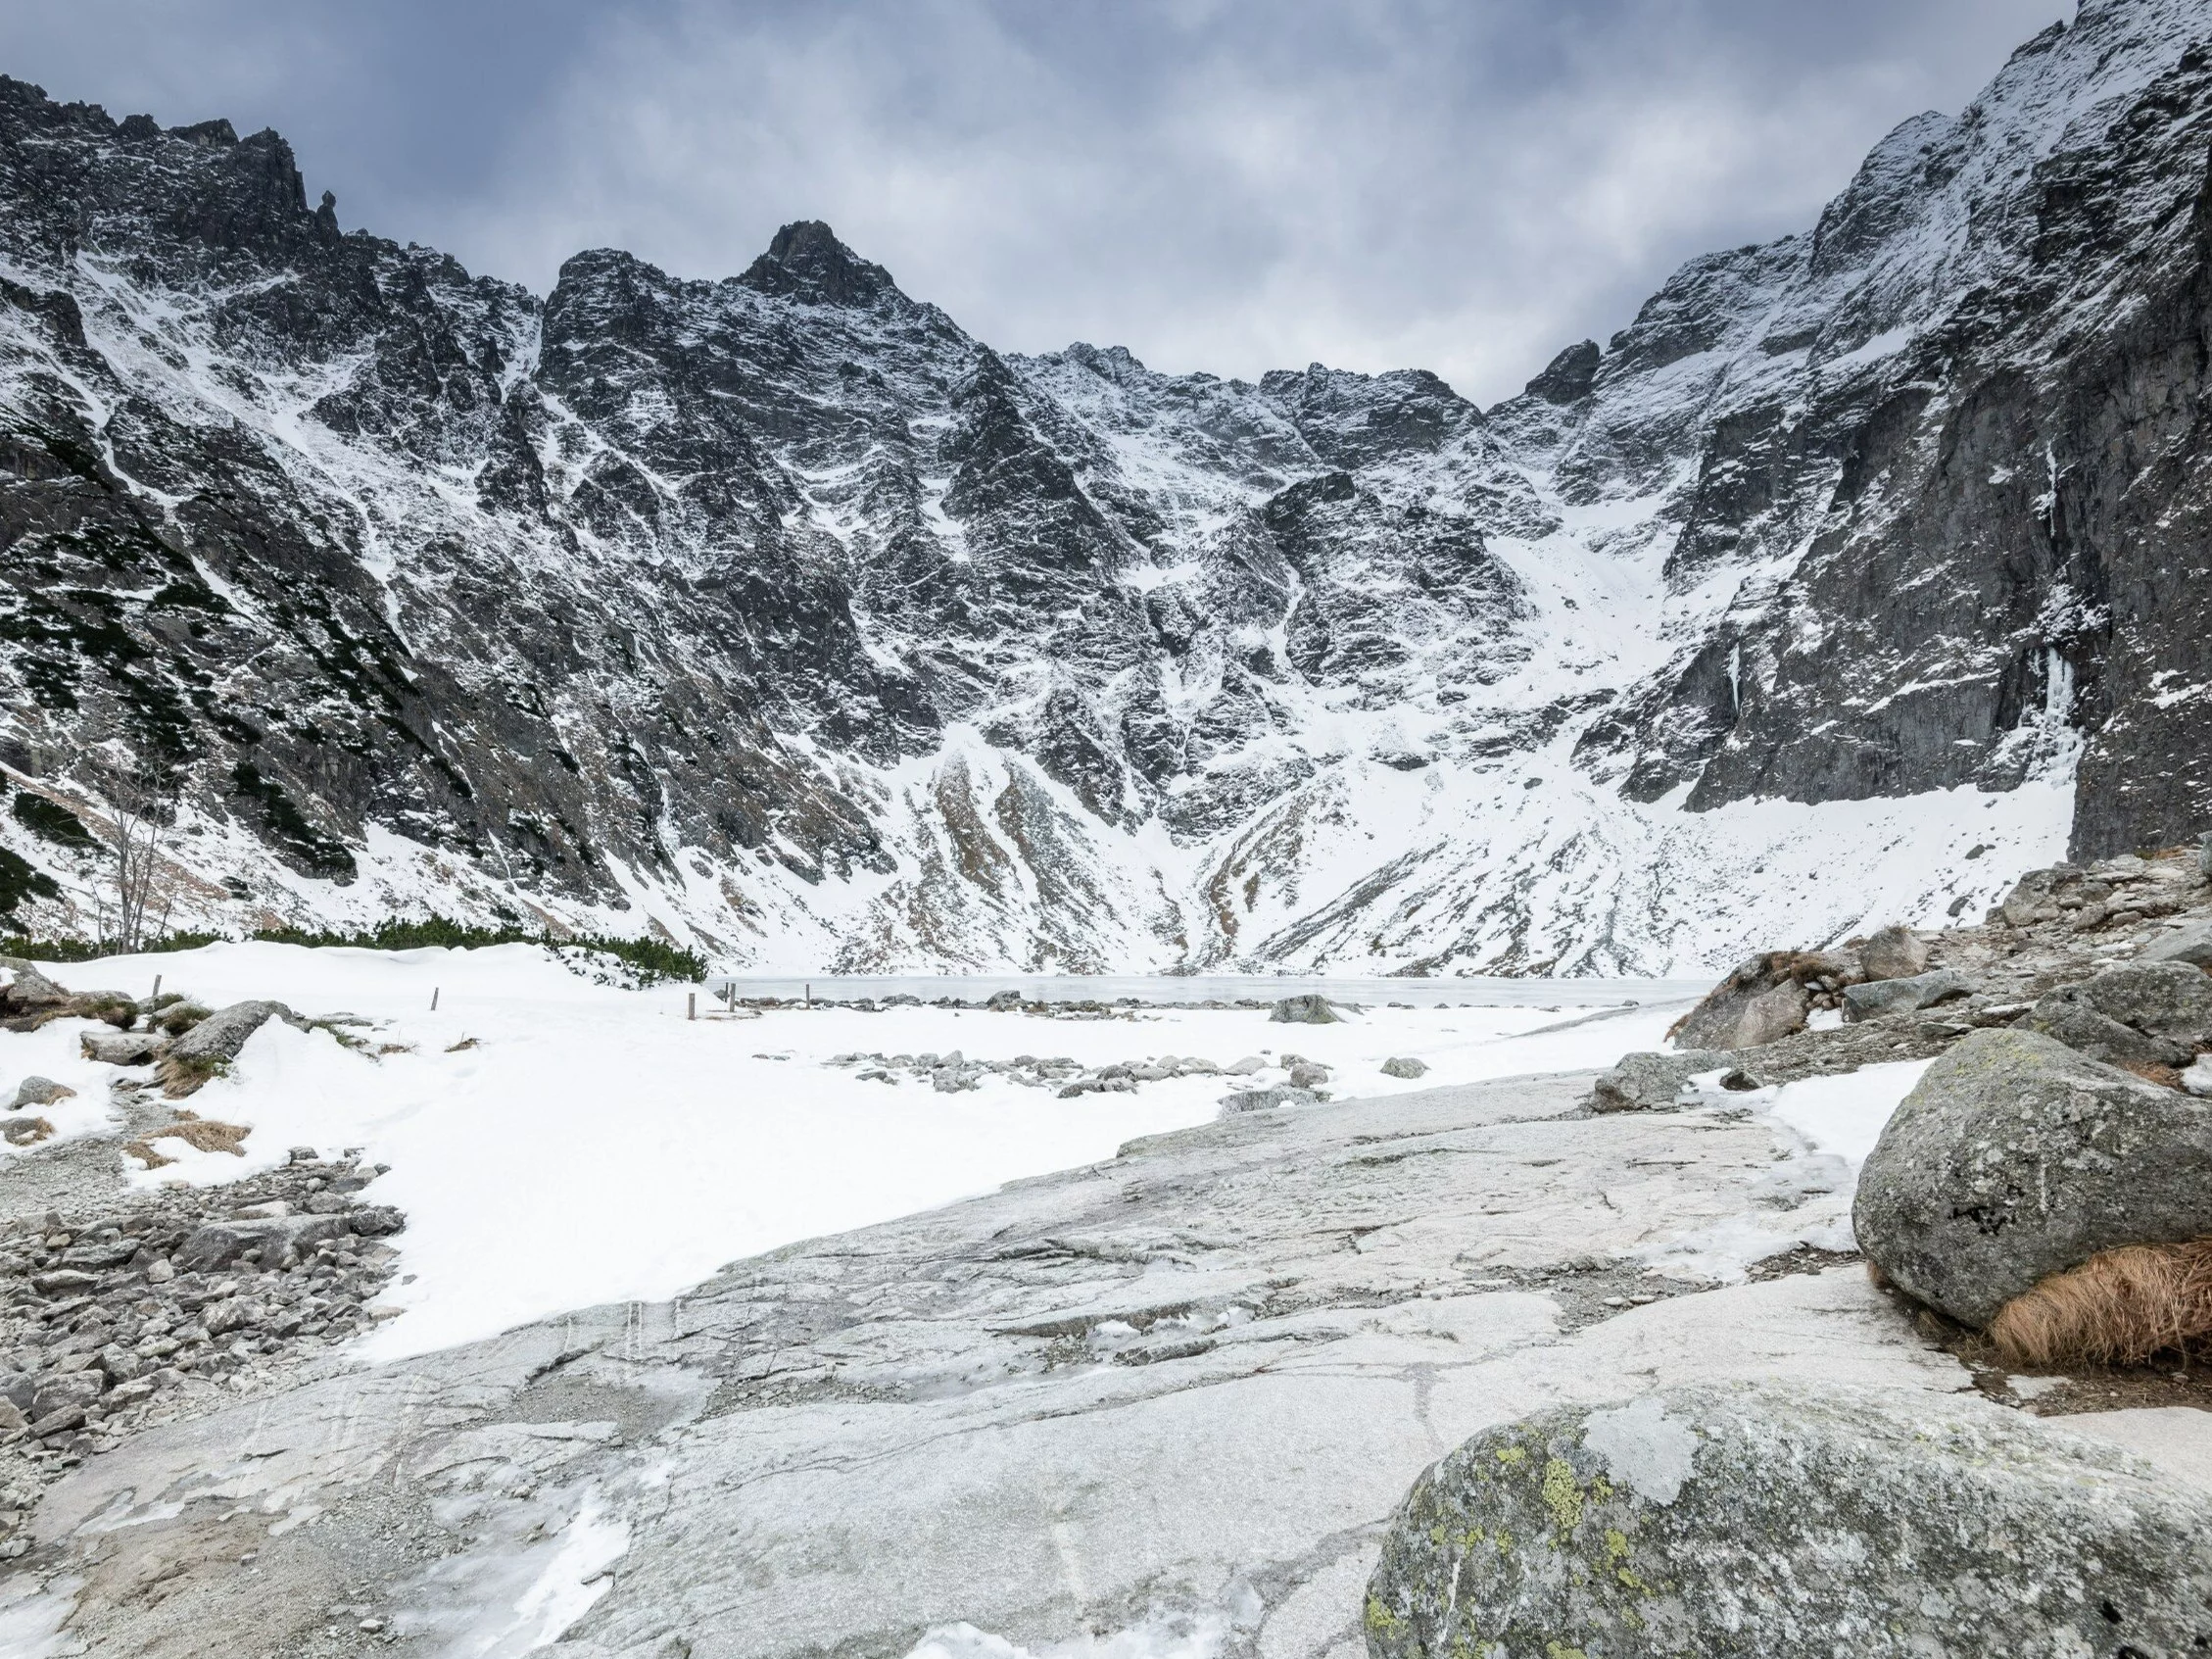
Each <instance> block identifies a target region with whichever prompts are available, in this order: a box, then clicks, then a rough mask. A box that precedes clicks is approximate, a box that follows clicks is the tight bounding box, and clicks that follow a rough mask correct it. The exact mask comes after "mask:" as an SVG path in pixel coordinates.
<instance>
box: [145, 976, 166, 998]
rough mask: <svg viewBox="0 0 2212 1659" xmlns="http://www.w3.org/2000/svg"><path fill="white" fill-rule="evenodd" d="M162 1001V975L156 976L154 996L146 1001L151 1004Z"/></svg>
mask: <svg viewBox="0 0 2212 1659" xmlns="http://www.w3.org/2000/svg"><path fill="white" fill-rule="evenodd" d="M146 1000H147V1001H149V1002H159V1001H160V1000H162V976H161V975H160V974H156V975H155V976H154V994H153V996H151V997H149V998H147V999H146Z"/></svg>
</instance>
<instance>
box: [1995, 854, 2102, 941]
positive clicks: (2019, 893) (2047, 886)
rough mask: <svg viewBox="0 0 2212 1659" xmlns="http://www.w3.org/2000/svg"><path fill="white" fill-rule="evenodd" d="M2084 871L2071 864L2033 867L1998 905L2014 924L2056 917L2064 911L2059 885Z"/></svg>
mask: <svg viewBox="0 0 2212 1659" xmlns="http://www.w3.org/2000/svg"><path fill="white" fill-rule="evenodd" d="M2081 873H2082V872H2081V871H2080V870H2079V869H2077V868H2075V867H2074V866H2073V865H2071V864H2056V865H2053V866H2052V867H2051V868H2049V869H2047V870H2030V871H2029V872H2028V873H2027V874H2026V875H2024V876H2022V877H2021V878H2020V879H2019V880H2018V881H2016V882H2014V883H2013V884H2012V891H2011V892H2010V893H2008V894H2006V895H2005V896H2004V899H2003V902H2002V903H1999V904H1998V905H1997V909H1998V911H1999V913H2001V914H2002V916H2003V917H2004V919H2005V921H2006V922H2007V923H2008V924H2010V925H2011V926H2013V927H2034V926H2035V925H2036V924H2037V923H2039V922H2051V921H2056V920H2057V919H2058V918H2059V916H2060V914H2061V913H2062V912H2061V910H2060V909H2059V904H2058V889H2059V887H2060V886H2061V885H2062V884H2064V883H2066V882H2069V881H2074V880H2078V879H2079V878H2080V876H2081Z"/></svg>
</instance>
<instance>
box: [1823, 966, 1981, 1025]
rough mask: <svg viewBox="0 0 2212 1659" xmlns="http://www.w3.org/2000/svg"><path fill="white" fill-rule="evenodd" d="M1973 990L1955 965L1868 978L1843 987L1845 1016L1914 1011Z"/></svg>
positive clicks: (1854, 1018)
mask: <svg viewBox="0 0 2212 1659" xmlns="http://www.w3.org/2000/svg"><path fill="white" fill-rule="evenodd" d="M1923 953H1925V952H1923ZM1973 989H1974V987H1973V984H1972V982H1971V981H1969V980H1968V979H1967V977H1966V976H1965V975H1964V974H1962V973H1960V972H1959V971H1958V970H1957V969H1956V968H1938V969H1936V971H1935V972H1934V973H1921V974H1912V975H1909V976H1907V975H1899V976H1898V977H1896V978H1881V979H1873V978H1869V979H1868V981H1867V982H1866V983H1865V984H1863V985H1847V986H1845V987H1844V990H1843V999H1844V1017H1845V1018H1846V1019H1850V1020H1863V1019H1875V1018H1878V1017H1879V1016H1881V1015H1883V1014H1898V1013H1914V1012H1917V1011H1918V1010H1920V1009H1922V1008H1932V1007H1934V1006H1935V1005H1936V1004H1937V1003H1938V1002H1943V1001H1948V1000H1950V999H1951V998H1953V997H1964V996H1966V995H1968V994H1969V993H1970V992H1972V990H1973Z"/></svg>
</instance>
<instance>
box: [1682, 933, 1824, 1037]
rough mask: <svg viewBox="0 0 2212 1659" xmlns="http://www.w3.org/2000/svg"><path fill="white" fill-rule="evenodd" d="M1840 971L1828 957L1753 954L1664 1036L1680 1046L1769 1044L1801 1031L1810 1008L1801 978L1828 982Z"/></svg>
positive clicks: (1795, 953) (1804, 953)
mask: <svg viewBox="0 0 2212 1659" xmlns="http://www.w3.org/2000/svg"><path fill="white" fill-rule="evenodd" d="M1840 969H1841V964H1839V963H1837V962H1836V961H1835V959H1834V958H1831V957H1828V956H1825V955H1821V954H1818V953H1815V952H1810V951H1768V952H1766V953H1765V954H1764V955H1760V956H1754V957H1752V958H1751V959H1750V960H1748V961H1746V962H1743V963H1742V964H1740V965H1739V966H1738V967H1737V968H1736V969H1735V971H1734V972H1732V973H1730V974H1729V975H1728V977H1727V978H1726V979H1724V980H1722V981H1721V982H1720V983H1719V984H1718V985H1716V986H1715V987H1713V989H1712V990H1711V991H1710V992H1709V993H1707V996H1706V1000H1704V1001H1702V1002H1700V1003H1699V1004H1698V1005H1697V1006H1696V1007H1695V1008H1692V1009H1691V1010H1690V1011H1689V1012H1688V1013H1687V1014H1685V1015H1683V1016H1682V1018H1681V1019H1680V1020H1678V1021H1676V1022H1675V1024H1674V1027H1673V1029H1672V1030H1670V1031H1669V1032H1668V1033H1667V1036H1668V1037H1669V1038H1670V1039H1671V1040H1673V1041H1674V1042H1675V1043H1677V1044H1679V1045H1680V1046H1681V1047H1682V1048H1684V1049H1755V1048H1758V1047H1760V1046H1761V1045H1763V1044H1767V1043H1772V1042H1774V1041H1776V1040H1777V1039H1779V1038H1783V1037H1787V1036H1789V1035H1790V1033H1792V1032H1793V1031H1802V1030H1803V1029H1804V1022H1805V1015H1806V1013H1807V1012H1808V1011H1809V1010H1810V1009H1811V1006H1812V996H1811V993H1810V992H1808V991H1807V990H1806V989H1805V985H1804V981H1805V980H1806V979H1807V978H1820V979H1828V980H1833V979H1836V978H1838V977H1840V975H1839V970H1840ZM1842 971H1843V972H1848V969H1847V970H1842ZM1853 977H1855V976H1853Z"/></svg>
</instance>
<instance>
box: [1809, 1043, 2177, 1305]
mask: <svg viewBox="0 0 2212 1659" xmlns="http://www.w3.org/2000/svg"><path fill="white" fill-rule="evenodd" d="M1851 1220H1852V1223H1853V1225H1854V1227H1855V1228H1856V1230H1857V1234H1858V1247H1859V1248H1860V1249H1861V1250H1863V1251H1864V1252H1865V1253H1866V1255H1867V1257H1868V1258H1869V1259H1870V1260H1872V1261H1873V1262H1874V1263H1875V1264H1876V1265H1877V1266H1878V1267H1880V1268H1881V1269H1882V1271H1883V1272H1884V1273H1886V1274H1887V1275H1889V1277H1890V1279H1891V1281H1892V1282H1893V1283H1895V1284H1896V1285H1897V1286H1898V1287H1899V1289H1900V1290H1902V1291H1904V1292H1906V1293H1908V1294H1911V1295H1913V1296H1917V1297H1918V1298H1919V1299H1920V1300H1921V1301H1924V1302H1926V1303H1927V1304H1928V1305H1929V1306H1931V1307H1934V1308H1937V1309H1940V1310H1941V1311H1942V1312H1944V1313H1947V1314H1948V1315H1950V1317H1951V1318H1953V1319H1956V1320H1959V1321H1961V1322H1962V1323H1964V1324H1967V1325H1973V1326H1983V1325H1987V1324H1988V1323H1989V1322H1990V1321H1991V1320H1992V1319H1993V1318H1995V1317H1996V1312H1997V1310H1998V1309H1999V1308H2001V1307H2002V1306H2004V1304H2005V1303H2006V1302H2008V1301H2010V1300H2011V1299H2012V1298H2013V1297H2014V1296H2017V1295H2019V1294H2020V1293H2022V1292H2024V1291H2026V1290H2028V1289H2030V1288H2031V1287H2032V1286H2034V1285H2035V1284H2036V1283H2037V1282H2038V1281H2039V1280H2041V1279H2043V1278H2044V1277H2045V1276H2046V1275H2049V1274H2052V1273H2058V1272H2062V1271H2064V1270H2065V1269H2067V1268H2069V1267H2077V1266H2079V1265H2081V1264H2082V1263H2083V1262H2085V1261H2087V1260H2089V1258H2090V1257H2092V1256H2093V1255H2095V1254H2097V1253H2098V1252H2099V1251H2101V1250H2107V1249H2111V1248H2114V1247H2115V1246H2117V1245H2121V1244H2182V1243H2185V1242H2187V1241H2188V1240H2191V1239H2198V1238H2203V1237H2206V1236H2207V1235H2212V1105H2206V1104H2203V1103H2201V1102H2199V1101H2197V1100H2194V1099H2192V1098H2189V1097H2188V1096H2187V1095H2184V1094H2182V1093H2180V1092H2179V1091H2177V1090H2172V1089H2164V1088H2161V1087H2159V1086H2158V1085H2156V1084H2154V1083H2146V1082H2144V1081H2143V1080H2142V1079H2141V1078H2140V1077H2137V1076H2135V1075H2133V1074H2132V1073H2129V1072H2125V1071H2121V1070H2119V1069H2118V1068H2116V1067H2113V1066H2109V1065H2104V1064H2102V1063H2100V1062H2098V1061H2096V1060H2093V1059H2091V1058H2090V1057H2089V1056H2088V1055H2086V1054H2083V1053H2080V1052H2078V1051H2077V1050H2075V1049H2070V1048H2068V1047H2067V1046H2066V1045H2065V1044H2063V1043H2060V1042H2057V1041H2056V1040H2054V1039H2052V1038H2049V1037H2045V1036H2042V1035H2040V1034H2038V1033H2035V1032H2030V1031H2021V1030H2017V1029H2014V1030H1996V1031H1977V1032H1972V1033H1969V1034H1968V1035H1967V1036H1965V1037H1963V1038H1961V1039H1960V1040H1959V1041H1958V1042H1957V1043H1955V1044H1954V1045H1952V1047H1951V1048H1950V1049H1949V1051H1948V1052H1947V1053H1945V1054H1944V1055H1943V1056H1942V1057H1941V1058H1940V1059H1938V1060H1937V1061H1936V1062H1935V1063H1934V1064H1933V1065H1931V1066H1930V1067H1929V1068H1928V1070H1927V1072H1926V1073H1925V1075H1923V1076H1922V1077H1921V1079H1920V1082H1919V1085H1918V1086H1917V1087H1916V1088H1915V1089H1914V1090H1913V1091H1912V1093H1911V1094H1909V1095H1907V1096H1906V1097H1905V1098H1904V1099H1903V1101H1902V1102H1901V1103H1900V1104H1899V1106H1898V1109H1897V1111H1896V1112H1895V1113H1894V1114H1893V1115H1892V1116H1891V1118H1890V1121H1889V1123H1888V1124H1887V1125H1886V1126H1885V1127H1884V1128H1883V1130H1882V1135H1881V1139H1880V1140H1879V1141H1878V1142H1876V1143H1875V1147H1874V1150H1873V1152H1872V1153H1871V1154H1870V1155H1869V1156H1868V1158H1867V1160H1866V1163H1865V1166H1864V1168H1863V1169H1861V1171H1860V1172H1859V1178H1858V1194H1857V1197H1856V1198H1855V1200H1854V1202H1853V1204H1852V1209H1851Z"/></svg>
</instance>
